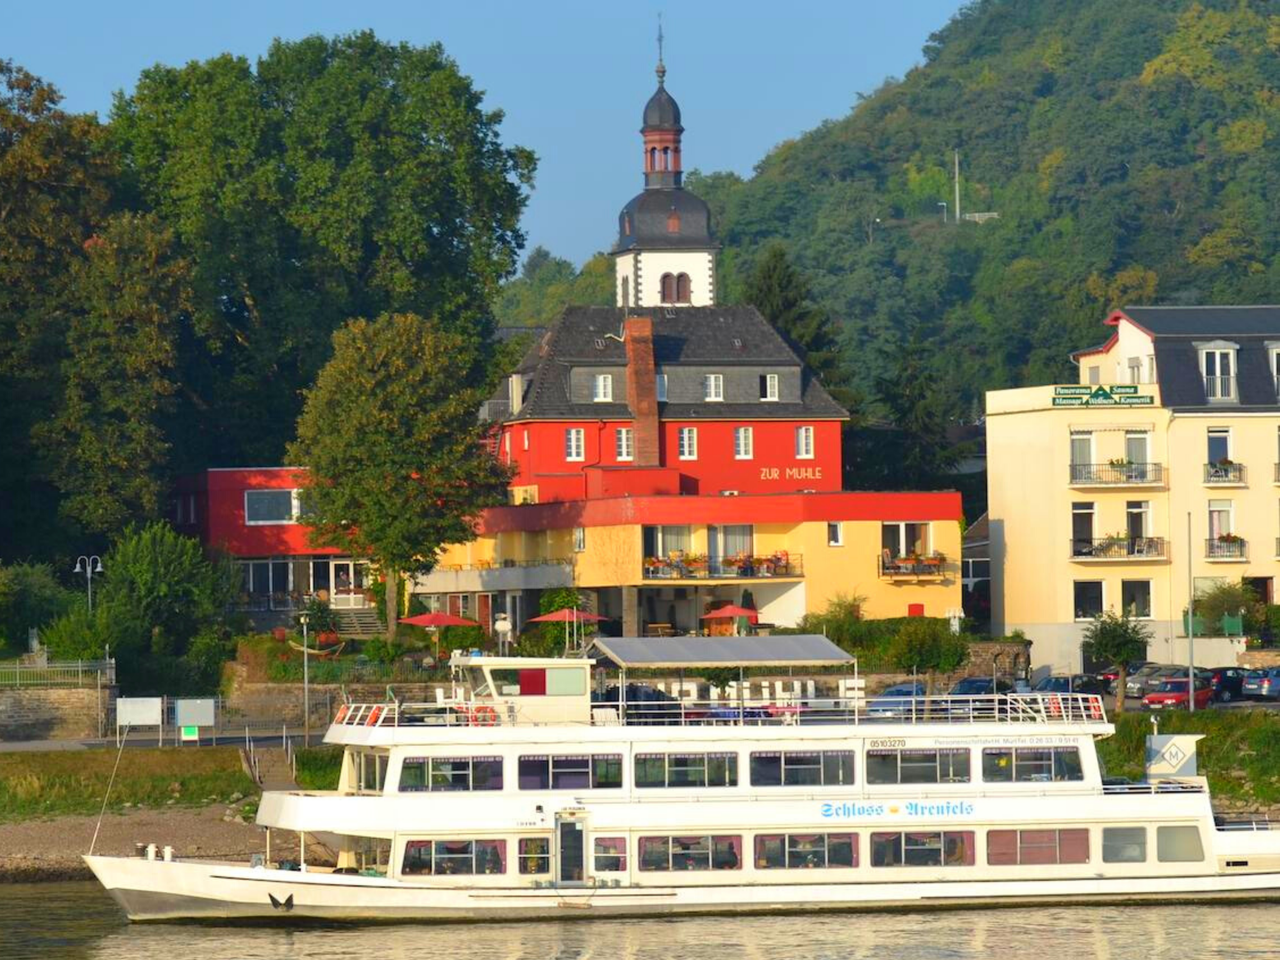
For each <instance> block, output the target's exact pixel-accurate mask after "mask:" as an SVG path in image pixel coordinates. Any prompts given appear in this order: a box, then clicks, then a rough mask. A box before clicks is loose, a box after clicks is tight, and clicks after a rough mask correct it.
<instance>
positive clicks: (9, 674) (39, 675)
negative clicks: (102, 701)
mask: <svg viewBox="0 0 1280 960" xmlns="http://www.w3.org/2000/svg"><path fill="white" fill-rule="evenodd" d="M115 682H116V662H115V661H114V660H66V661H61V662H57V663H44V664H40V663H23V662H22V661H21V660H5V661H0V687H97V686H103V687H106V686H110V685H112V684H113V683H115Z"/></svg>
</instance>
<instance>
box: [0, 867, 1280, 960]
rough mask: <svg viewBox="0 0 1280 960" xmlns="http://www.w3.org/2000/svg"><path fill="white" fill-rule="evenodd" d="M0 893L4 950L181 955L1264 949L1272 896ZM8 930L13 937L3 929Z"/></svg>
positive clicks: (786, 956)
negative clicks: (528, 902)
mask: <svg viewBox="0 0 1280 960" xmlns="http://www.w3.org/2000/svg"><path fill="white" fill-rule="evenodd" d="M5 893H6V894H7V899H6V898H5V897H0V930H4V931H6V936H5V937H4V938H3V940H4V941H7V942H6V949H5V951H4V953H5V956H6V957H26V956H39V957H42V958H44V957H62V956H67V957H71V956H75V957H86V956H87V957H92V958H95V960H134V958H137V957H163V958H181V960H221V958H227V960H233V958H234V960H284V958H297V957H307V958H321V957H324V958H328V957H334V958H343V957H350V958H360V960H367V958H370V957H377V958H382V957H386V958H390V960H422V958H423V957H433V956H443V957H445V958H447V960H548V958H556V960H596V958H599V960H711V958H715V960H720V958H733V960H862V958H867V960H870V958H876V960H882V958H885V957H892V958H894V960H969V958H973V960H986V958H992V960H1000V958H1015V957H1016V958H1017V960H1028V956H1029V955H1031V957H1032V958H1034V957H1037V956H1038V957H1051V956H1057V955H1063V956H1070V957H1072V958H1073V960H1157V958H1164V957H1177V958H1179V960H1183V958H1187V957H1193V958H1196V960H1201V958H1227V957H1231V958H1246V960H1247V958H1254V957H1257V958H1262V957H1274V956H1276V954H1277V948H1276V944H1277V943H1280V910H1277V909H1276V908H1275V906H1272V905H1258V906H1252V905H1251V906H1236V907H1181V906H1172V907H1079V908H1049V909H1036V910H1033V909H1017V910H981V911H958V912H936V913H914V914H913V913H884V914H821V915H813V916H807V917H752V918H731V917H716V918H689V919H682V920H625V921H621V920H620V921H591V922H561V923H522V924H483V925H471V926H452V925H451V926H426V925H407V926H365V927H328V928H313V927H307V928H298V929H284V928H252V927H249V928H246V927H213V926H188V925H136V926H130V925H128V924H126V923H125V922H124V920H123V919H122V918H121V916H120V914H119V913H118V912H117V911H116V910H115V908H114V907H113V906H112V905H111V904H110V902H109V901H108V900H107V899H106V898H105V896H104V895H103V894H102V893H101V891H99V890H98V889H97V888H96V887H94V886H92V885H88V884H52V885H45V886H31V887H13V888H9V890H7V891H5ZM15 932H16V937H17V939H16V942H15V941H13V940H12V939H10V937H9V936H8V934H10V933H15Z"/></svg>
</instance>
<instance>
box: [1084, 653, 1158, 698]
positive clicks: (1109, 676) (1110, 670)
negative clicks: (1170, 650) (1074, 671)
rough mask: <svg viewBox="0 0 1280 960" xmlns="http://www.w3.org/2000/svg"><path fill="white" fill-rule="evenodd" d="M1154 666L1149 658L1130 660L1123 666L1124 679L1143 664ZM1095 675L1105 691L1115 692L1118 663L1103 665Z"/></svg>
mask: <svg viewBox="0 0 1280 960" xmlns="http://www.w3.org/2000/svg"><path fill="white" fill-rule="evenodd" d="M1148 665H1151V666H1155V664H1153V663H1152V662H1151V661H1150V660H1131V661H1130V662H1129V663H1126V664H1125V666H1124V675H1125V679H1128V678H1129V677H1132V676H1133V675H1134V674H1135V673H1137V672H1138V671H1139V670H1141V669H1142V668H1143V667H1145V666H1148ZM1095 676H1096V677H1097V680H1098V682H1099V683H1101V684H1102V686H1103V687H1104V688H1105V689H1106V691H1107V693H1115V691H1116V681H1117V680H1119V679H1120V664H1118V663H1113V664H1111V666H1109V667H1103V668H1102V669H1101V670H1099V671H1098V672H1097V673H1096V674H1095Z"/></svg>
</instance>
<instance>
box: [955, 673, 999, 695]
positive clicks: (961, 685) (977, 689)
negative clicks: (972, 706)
mask: <svg viewBox="0 0 1280 960" xmlns="http://www.w3.org/2000/svg"><path fill="white" fill-rule="evenodd" d="M1012 691H1013V684H1012V683H1010V682H1009V681H1008V680H1005V679H1003V678H1000V679H998V680H992V678H991V677H965V678H964V679H963V680H960V681H958V682H957V683H956V685H955V686H954V687H952V688H951V693H950V694H949V695H950V696H953V697H980V696H983V695H984V694H986V695H990V694H993V693H1010V692H1012Z"/></svg>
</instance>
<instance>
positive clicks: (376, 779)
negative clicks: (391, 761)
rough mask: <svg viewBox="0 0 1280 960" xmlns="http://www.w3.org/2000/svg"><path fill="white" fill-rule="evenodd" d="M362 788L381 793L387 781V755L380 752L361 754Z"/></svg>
mask: <svg viewBox="0 0 1280 960" xmlns="http://www.w3.org/2000/svg"><path fill="white" fill-rule="evenodd" d="M359 762H360V789H361V790H368V791H372V792H375V793H381V792H382V788H383V787H384V786H385V785H386V782H387V757H386V755H384V754H380V753H362V754H360V761H359Z"/></svg>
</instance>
